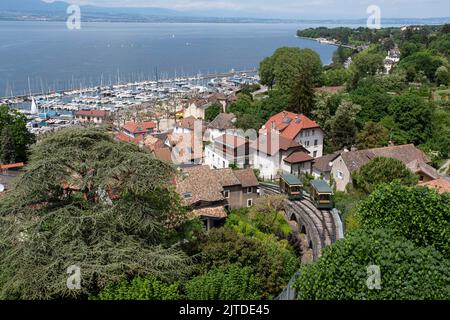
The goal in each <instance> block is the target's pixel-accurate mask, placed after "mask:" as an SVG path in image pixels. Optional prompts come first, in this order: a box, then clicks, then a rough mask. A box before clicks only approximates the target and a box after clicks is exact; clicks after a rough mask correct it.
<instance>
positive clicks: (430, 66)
mask: <svg viewBox="0 0 450 320" xmlns="http://www.w3.org/2000/svg"><path fill="white" fill-rule="evenodd" d="M442 65H443V59H442V58H441V57H439V56H436V55H434V54H433V53H431V52H430V51H419V52H416V53H414V54H412V55H410V56H408V57H406V58H403V59H402V60H401V61H400V63H399V65H398V66H399V68H402V69H404V70H409V72H410V73H411V72H414V74H418V73H419V72H423V74H424V75H425V76H426V77H427V78H428V80H429V81H432V82H433V81H435V74H436V70H437V69H438V68H439V67H440V66H442ZM408 80H410V81H412V80H413V79H411V76H410V77H409V79H408Z"/></svg>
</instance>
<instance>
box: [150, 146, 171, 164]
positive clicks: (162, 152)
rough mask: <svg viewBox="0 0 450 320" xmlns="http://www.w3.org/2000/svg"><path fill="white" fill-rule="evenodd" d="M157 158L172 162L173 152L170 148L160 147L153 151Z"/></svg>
mask: <svg viewBox="0 0 450 320" xmlns="http://www.w3.org/2000/svg"><path fill="white" fill-rule="evenodd" d="M153 153H154V154H155V157H156V159H158V160H161V161H166V162H170V163H171V162H172V152H171V151H170V149H169V148H158V149H155V150H154V151H153Z"/></svg>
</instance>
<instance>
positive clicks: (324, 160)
mask: <svg viewBox="0 0 450 320" xmlns="http://www.w3.org/2000/svg"><path fill="white" fill-rule="evenodd" d="M342 152H343V151H337V152H335V153H332V154H327V155H325V156H323V157H319V158H316V159H314V163H313V169H315V170H317V171H319V172H331V166H330V162H332V161H333V160H335V159H336V158H337V157H339V155H340V154H341V153H342Z"/></svg>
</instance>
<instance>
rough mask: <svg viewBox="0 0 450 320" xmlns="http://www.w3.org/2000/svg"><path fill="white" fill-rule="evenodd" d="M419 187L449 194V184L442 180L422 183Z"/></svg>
mask: <svg viewBox="0 0 450 320" xmlns="http://www.w3.org/2000/svg"><path fill="white" fill-rule="evenodd" d="M419 185H420V186H422V187H428V188H430V189H435V190H436V191H437V192H439V193H450V182H449V181H447V180H445V179H444V178H440V179H436V180H432V181H428V182H422V183H420V184H419Z"/></svg>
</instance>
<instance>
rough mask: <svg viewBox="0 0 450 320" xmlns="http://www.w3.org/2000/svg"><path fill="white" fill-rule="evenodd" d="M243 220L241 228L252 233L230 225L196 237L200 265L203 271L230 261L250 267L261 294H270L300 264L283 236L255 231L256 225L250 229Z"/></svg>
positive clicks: (286, 280) (272, 293) (280, 286)
mask: <svg viewBox="0 0 450 320" xmlns="http://www.w3.org/2000/svg"><path fill="white" fill-rule="evenodd" d="M243 224H244V222H242V223H241V226H242V227H243V228H242V229H241V230H242V231H244V230H247V231H249V232H251V234H253V235H255V236H254V237H253V236H250V235H249V234H247V235H244V234H243V233H240V232H237V231H235V230H234V228H233V229H232V228H230V227H225V228H220V229H214V230H210V231H209V233H208V235H207V237H206V239H201V240H200V241H199V252H201V260H200V262H199V265H200V266H201V268H202V270H203V271H204V272H207V270H210V269H211V268H214V267H225V266H228V265H231V264H238V265H240V266H241V267H251V268H252V269H253V271H254V275H255V277H256V279H257V281H258V283H259V284H260V286H261V287H260V288H261V297H262V298H265V299H266V298H271V297H273V296H275V295H277V294H279V293H280V292H281V290H282V289H283V288H284V286H285V285H286V284H287V283H288V281H289V279H290V278H291V276H292V275H293V274H294V273H295V271H296V270H297V268H298V266H299V260H298V258H297V257H296V256H295V254H294V250H293V249H292V248H291V247H290V246H289V244H288V242H287V241H286V240H282V241H280V240H278V239H277V238H276V237H275V236H273V235H268V234H263V233H262V232H257V231H258V230H257V229H256V228H253V229H251V225H249V224H247V225H246V226H247V227H245V226H244V225H243Z"/></svg>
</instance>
